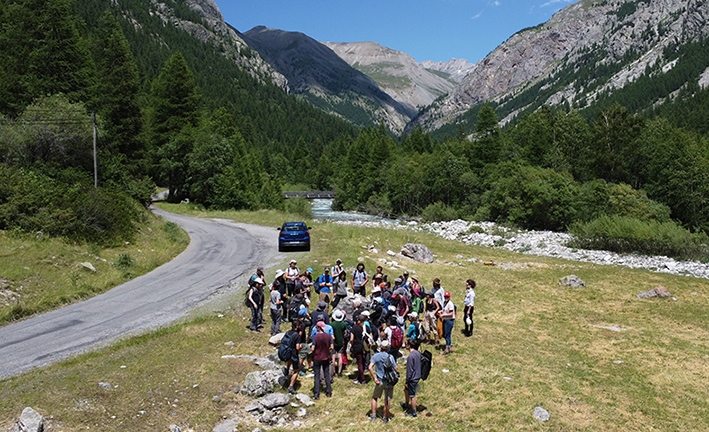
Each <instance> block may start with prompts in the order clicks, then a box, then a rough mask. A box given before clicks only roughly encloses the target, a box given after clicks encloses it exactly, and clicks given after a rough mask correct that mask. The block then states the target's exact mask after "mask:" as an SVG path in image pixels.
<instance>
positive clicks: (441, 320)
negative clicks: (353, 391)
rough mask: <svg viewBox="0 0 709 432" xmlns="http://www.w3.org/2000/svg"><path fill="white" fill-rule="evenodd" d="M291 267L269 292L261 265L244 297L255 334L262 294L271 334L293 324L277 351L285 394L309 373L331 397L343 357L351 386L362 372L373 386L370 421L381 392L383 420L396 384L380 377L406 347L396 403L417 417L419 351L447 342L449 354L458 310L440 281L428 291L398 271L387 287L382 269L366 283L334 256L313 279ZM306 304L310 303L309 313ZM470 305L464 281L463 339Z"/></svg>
mask: <svg viewBox="0 0 709 432" xmlns="http://www.w3.org/2000/svg"><path fill="white" fill-rule="evenodd" d="M297 264H298V263H297V262H296V260H292V261H291V262H290V264H289V266H288V268H287V269H286V270H285V271H283V270H277V271H276V276H275V279H274V281H273V282H272V283H271V284H269V285H268V288H266V287H267V285H266V283H265V281H264V271H263V268H261V267H259V268H258V269H257V270H256V273H255V274H254V275H252V276H251V278H250V279H249V288H248V290H247V294H246V298H245V304H246V305H247V306H248V307H249V308H250V309H251V322H250V326H249V328H250V329H251V331H253V332H258V331H260V329H261V328H262V327H263V326H264V325H266V322H265V321H264V319H263V309H264V305H265V301H266V292H269V296H268V298H269V299H270V302H269V303H270V313H271V329H270V330H271V335H275V334H278V333H280V327H281V325H282V323H283V322H290V323H291V326H290V327H291V328H290V330H288V331H287V332H286V333H285V335H284V336H283V339H282V342H281V345H282V347H283V348H284V349H283V350H281V349H280V347H279V355H280V353H281V351H283V352H284V353H285V354H284V357H283V358H282V360H283V361H285V362H286V367H285V368H284V371H283V372H284V374H285V375H286V376H289V377H290V378H289V381H288V383H289V386H288V391H289V392H291V393H295V386H296V385H297V382H298V378H299V377H300V376H305V375H306V371H307V370H309V369H312V371H313V375H314V380H315V383H314V389H313V398H314V399H315V400H318V399H319V398H320V395H321V387H323V385H324V387H325V395H326V396H327V397H330V396H331V395H332V380H333V378H334V377H335V376H337V377H342V376H343V375H342V371H343V368H345V367H346V365H347V364H348V353H349V355H350V357H351V358H352V359H353V360H354V362H356V364H357V372H356V374H353V375H354V379H353V381H352V382H353V383H354V384H357V385H364V384H366V383H367V377H366V376H365V371H368V372H369V375H370V377H371V380H372V381H374V383H375V387H374V392H373V395H372V414H371V415H370V419H371V420H376V410H377V401H378V399H380V398H381V397H382V395H383V396H384V415H383V421H384V422H387V421H388V420H389V400H390V399H391V398H392V397H393V388H394V384H392V383H391V382H389V381H388V380H387V379H386V376H387V373H386V372H387V369H388V368H389V369H390V368H391V367H393V368H394V369H395V370H396V371H397V372H398V368H397V366H396V364H397V361H398V360H399V359H400V358H401V357H402V353H401V350H402V349H406V350H407V352H408V356H407V361H406V365H407V370H406V380H405V384H404V396H405V398H404V399H405V401H404V402H402V403H401V406H402V407H403V408H404V409H405V410H406V412H407V415H410V416H412V417H416V416H417V403H416V393H417V391H418V389H419V385H418V382H419V380H420V379H421V353H420V351H419V347H420V346H421V345H423V344H430V345H434V346H436V345H438V342H439V341H440V340H441V339H445V348H442V354H444V355H447V354H450V353H451V352H452V332H453V327H454V325H455V320H456V317H457V314H458V308H457V306H456V305H455V304H454V303H453V301H452V300H451V295H450V293H449V292H447V291H445V290H444V289H443V288H442V287H441V281H440V280H439V279H438V278H436V279H434V280H433V282H432V288H431V289H430V290H426V289H424V288H423V286H422V285H421V284H420V283H419V281H418V280H417V279H416V277H414V276H412V275H410V274H409V272H408V271H404V272H403V274H402V275H400V276H398V277H396V278H395V279H394V281H393V285H392V284H391V282H390V281H389V277H388V275H386V274H384V272H383V268H382V267H381V266H378V267H377V269H376V272H375V273H374V275H373V276H372V277H371V279H370V275H369V274H368V273H367V271H366V270H365V266H364V264H363V263H358V265H357V266H356V268H355V269H354V271H352V272H351V273H350V274H349V275H348V273H347V272H346V271H345V269H344V267H343V266H342V261H341V260H339V259H338V260H337V261H336V263H335V265H334V266H332V267H329V266H326V267H324V268H323V272H322V274H320V276H318V277H314V276H313V269H312V268H308V269H307V270H305V271H300V269H299V268H298V267H297ZM267 290H268V291H267ZM368 291H369V294H367V292H368ZM311 302H313V303H315V307H314V308H313V309H312V310H311V308H310V305H311ZM474 303H475V281H474V280H472V279H468V280H467V281H466V295H465V299H464V301H463V304H464V308H463V320H464V322H465V329H464V330H463V334H464V335H465V336H468V337H470V336H472V334H473V312H474V309H475V305H474ZM284 344H285V345H287V346H283V345H284Z"/></svg>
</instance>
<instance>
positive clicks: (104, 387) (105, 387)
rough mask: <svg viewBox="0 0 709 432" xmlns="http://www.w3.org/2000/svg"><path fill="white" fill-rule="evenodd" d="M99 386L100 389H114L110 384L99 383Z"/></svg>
mask: <svg viewBox="0 0 709 432" xmlns="http://www.w3.org/2000/svg"><path fill="white" fill-rule="evenodd" d="M98 386H99V388H103V389H110V388H113V386H112V385H111V384H110V383H105V382H100V383H98Z"/></svg>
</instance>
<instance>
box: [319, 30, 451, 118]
mask: <svg viewBox="0 0 709 432" xmlns="http://www.w3.org/2000/svg"><path fill="white" fill-rule="evenodd" d="M323 43H324V44H325V45H326V46H328V47H329V48H330V49H332V50H333V51H334V52H335V53H336V54H337V55H338V56H340V57H341V58H342V59H343V60H344V61H346V62H347V63H348V64H349V65H350V66H352V67H354V68H355V69H357V70H359V71H361V72H363V73H365V74H366V75H367V76H369V77H370V78H372V79H373V80H374V81H376V83H377V84H378V85H379V87H380V88H381V89H382V90H384V91H385V92H386V93H387V94H388V95H389V96H391V97H392V98H393V99H394V100H396V101H398V102H400V103H401V104H403V105H404V106H406V107H407V108H408V109H409V111H410V114H411V115H410V116H409V118H411V117H412V115H413V114H416V113H417V112H418V111H419V110H420V109H421V108H424V107H427V106H428V105H430V104H431V103H432V102H433V101H434V100H436V99H437V98H438V97H440V96H442V95H444V94H447V93H448V92H450V91H452V90H453V85H454V82H453V81H452V80H449V79H446V77H444V75H442V74H435V73H433V72H431V71H429V70H427V69H426V68H425V67H423V66H422V65H421V64H420V63H418V62H417V61H416V60H414V59H413V57H411V56H410V55H408V54H405V53H403V52H401V51H396V50H393V49H390V48H386V47H383V46H381V45H379V44H378V43H374V42H354V43H334V42H323Z"/></svg>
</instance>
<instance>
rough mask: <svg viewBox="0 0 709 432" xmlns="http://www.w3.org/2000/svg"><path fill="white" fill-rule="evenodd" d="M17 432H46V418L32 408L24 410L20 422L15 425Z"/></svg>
mask: <svg viewBox="0 0 709 432" xmlns="http://www.w3.org/2000/svg"><path fill="white" fill-rule="evenodd" d="M14 430H15V431H17V432H42V431H43V430H44V417H42V415H41V414H40V413H38V412H37V411H35V410H34V409H33V408H31V407H27V408H25V409H23V410H22V414H21V415H20V418H19V420H17V423H15V429H14Z"/></svg>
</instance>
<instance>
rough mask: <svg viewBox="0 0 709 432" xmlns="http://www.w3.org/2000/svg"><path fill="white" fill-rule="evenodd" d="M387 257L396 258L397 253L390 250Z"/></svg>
mask: <svg viewBox="0 0 709 432" xmlns="http://www.w3.org/2000/svg"><path fill="white" fill-rule="evenodd" d="M387 255H389V256H395V255H396V252H394V251H393V250H391V249H389V250H388V251H387Z"/></svg>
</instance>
